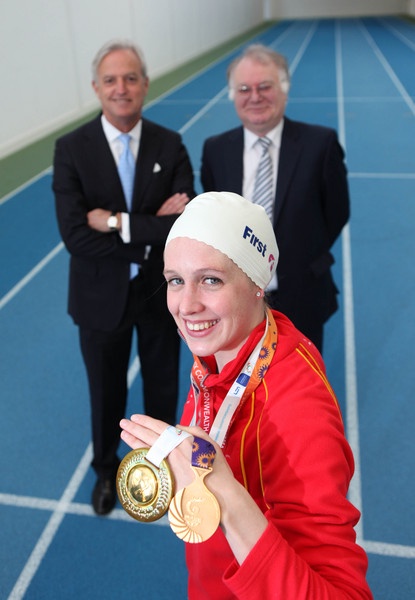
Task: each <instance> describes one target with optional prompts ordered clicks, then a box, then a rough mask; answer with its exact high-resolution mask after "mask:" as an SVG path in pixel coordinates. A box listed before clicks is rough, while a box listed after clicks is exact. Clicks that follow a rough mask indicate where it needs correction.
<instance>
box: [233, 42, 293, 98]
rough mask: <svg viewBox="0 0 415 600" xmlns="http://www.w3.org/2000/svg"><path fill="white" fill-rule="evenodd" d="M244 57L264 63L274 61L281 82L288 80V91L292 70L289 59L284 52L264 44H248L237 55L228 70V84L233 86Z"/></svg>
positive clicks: (267, 63)
mask: <svg viewBox="0 0 415 600" xmlns="http://www.w3.org/2000/svg"><path fill="white" fill-rule="evenodd" d="M244 58H250V59H251V60H253V61H255V62H259V63H261V64H263V65H269V64H270V63H273V64H274V65H275V66H276V67H277V68H278V71H279V73H280V82H281V83H283V82H286V84H287V86H286V87H287V91H288V87H289V84H290V71H289V68H288V62H287V59H286V58H285V56H283V55H282V54H279V53H278V52H275V50H272V49H271V48H268V46H264V45H263V44H251V45H250V46H247V47H246V48H245V50H244V51H243V52H242V54H240V55H239V56H237V57H236V58H235V59H234V60H233V61H232V62H231V63H230V65H229V67H228V70H227V78H228V84H229V86H230V87H232V75H233V72H234V70H235V68H236V67H237V66H238V65H239V63H240V62H241V60H243V59H244Z"/></svg>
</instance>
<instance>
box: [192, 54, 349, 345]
mask: <svg viewBox="0 0 415 600" xmlns="http://www.w3.org/2000/svg"><path fill="white" fill-rule="evenodd" d="M227 75H228V85H229V97H230V99H231V100H233V102H234V106H235V110H236V113H237V115H238V117H239V119H240V120H241V123H242V126H240V127H238V128H236V129H232V130H230V131H226V132H225V133H222V134H220V135H217V136H214V137H211V138H209V139H207V140H206V141H205V143H204V146H203V153H202V165H201V181H202V185H203V188H204V190H205V191H213V190H216V191H223V190H226V191H232V192H236V193H238V194H241V195H243V196H244V197H246V198H247V199H249V200H251V201H253V202H256V203H259V204H262V205H263V206H264V208H265V210H267V212H268V214H269V217H270V219H271V221H272V223H273V226H274V230H275V235H276V238H277V242H278V246H279V250H280V258H279V263H278V270H277V279H276V280H275V281H273V282H272V283H271V285H270V287H269V288H268V291H267V296H268V302H269V304H270V305H271V307H272V308H275V309H277V310H280V311H281V312H283V313H285V314H286V315H287V316H288V317H289V318H290V319H291V320H292V321H293V322H294V324H295V325H296V326H297V328H298V329H300V330H301V331H302V332H303V333H304V334H305V335H306V336H307V337H308V338H309V339H310V340H311V341H313V342H314V344H315V345H316V346H317V348H318V349H319V350H320V352H321V351H322V348H323V325H324V323H325V322H326V321H327V319H328V318H329V317H330V316H331V315H332V314H333V313H334V312H335V311H336V310H337V308H338V303H337V294H338V290H337V288H336V285H335V283H334V281H333V277H332V273H331V265H332V264H333V263H334V258H333V256H332V253H331V251H330V249H331V247H332V245H333V244H334V242H335V240H336V239H337V237H338V236H339V235H340V233H341V230H342V228H343V226H344V225H345V224H346V223H347V221H348V219H349V214H350V203H349V191H348V183H347V171H346V167H345V164H344V152H343V149H342V148H341V146H340V144H339V141H338V137H337V134H336V132H335V131H334V130H333V129H329V128H327V127H321V126H318V125H310V124H306V123H301V122H297V121H293V120H291V119H288V118H287V117H286V116H285V108H286V104H287V98H288V92H289V87H290V75H289V70H288V65H287V62H286V59H285V58H284V57H283V56H282V55H280V54H278V53H276V52H274V51H273V50H271V49H269V48H267V47H266V46H263V45H261V44H254V45H251V46H248V47H247V48H246V49H245V51H244V52H243V54H241V55H240V56H238V57H237V58H236V59H235V60H234V61H233V62H232V63H231V64H230V66H229V68H228V73H227Z"/></svg>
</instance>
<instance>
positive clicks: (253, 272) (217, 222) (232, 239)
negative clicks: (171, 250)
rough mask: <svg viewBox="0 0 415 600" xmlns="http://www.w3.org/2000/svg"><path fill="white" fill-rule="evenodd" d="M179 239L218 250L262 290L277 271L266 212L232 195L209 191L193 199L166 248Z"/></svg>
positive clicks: (172, 231)
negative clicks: (194, 241) (192, 241)
mask: <svg viewBox="0 0 415 600" xmlns="http://www.w3.org/2000/svg"><path fill="white" fill-rule="evenodd" d="M179 237H186V238H190V239H192V240H197V241H198V242H204V243H205V244H208V245H209V246H212V247H213V248H216V249H217V250H219V251H220V252H222V253H223V254H225V255H226V256H228V257H229V258H230V259H231V260H232V261H233V262H234V263H235V264H236V265H237V266H238V267H239V268H240V269H242V271H243V272H244V273H246V275H248V277H249V278H250V279H252V281H253V282H254V283H256V285H257V286H258V287H260V288H261V289H265V288H266V287H267V285H268V284H269V282H270V281H271V279H272V277H273V275H274V273H275V271H276V268H277V262H278V246H277V241H276V239H275V234H274V230H273V228H272V224H271V221H270V219H269V217H268V215H267V213H266V212H265V210H264V209H263V208H262V206H258V205H257V204H252V202H249V200H246V199H245V198H243V197H242V196H239V195H238V194H234V193H233V192H206V193H204V194H200V195H199V196H196V198H194V199H193V200H191V201H190V202H189V203H188V204H187V205H186V208H185V210H184V212H183V213H182V214H181V215H180V217H179V218H178V219H177V220H176V221H175V222H174V224H173V227H172V228H171V230H170V233H169V235H168V236H167V240H166V246H167V244H168V243H169V242H171V241H172V240H174V239H175V238H179Z"/></svg>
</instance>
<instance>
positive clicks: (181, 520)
mask: <svg viewBox="0 0 415 600" xmlns="http://www.w3.org/2000/svg"><path fill="white" fill-rule="evenodd" d="M214 458H215V449H214V447H213V446H212V444H210V443H209V442H207V441H206V440H203V439H201V438H198V437H195V438H194V441H193V453H192V470H193V472H194V474H195V479H194V481H192V483H191V484H190V485H189V486H188V487H186V488H184V489H182V490H180V492H178V493H177V494H176V495H175V497H174V498H173V500H172V502H171V504H170V508H169V522H170V526H171V528H172V530H173V531H174V533H175V534H176V535H177V536H178V537H179V538H180V539H181V540H184V541H185V542H189V543H191V544H195V543H200V542H204V541H206V540H208V539H209V538H210V537H211V536H212V535H213V534H214V533H215V531H216V529H217V528H218V526H219V523H220V508H219V504H218V501H217V500H216V498H215V496H214V495H213V494H212V492H210V491H209V490H208V488H207V487H206V485H205V483H204V481H203V480H204V478H205V477H206V475H208V474H209V473H210V472H211V471H212V465H213V461H214Z"/></svg>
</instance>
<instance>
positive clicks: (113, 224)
mask: <svg viewBox="0 0 415 600" xmlns="http://www.w3.org/2000/svg"><path fill="white" fill-rule="evenodd" d="M107 225H108V227H109V228H110V229H111V231H117V230H118V218H117V213H116V212H114V211H113V212H112V213H111V216H110V217H108V221H107Z"/></svg>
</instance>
